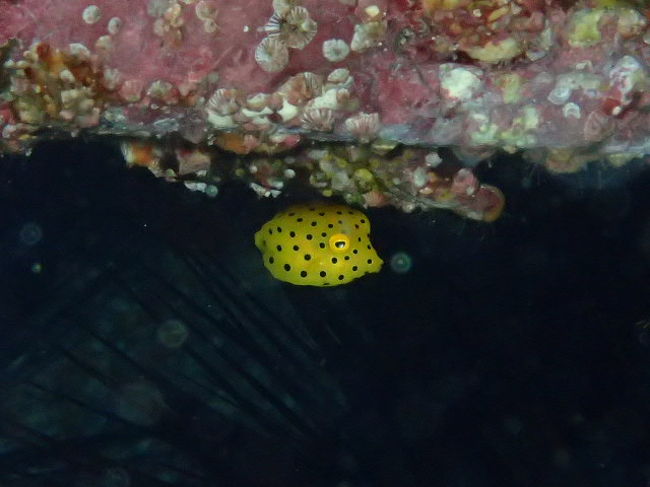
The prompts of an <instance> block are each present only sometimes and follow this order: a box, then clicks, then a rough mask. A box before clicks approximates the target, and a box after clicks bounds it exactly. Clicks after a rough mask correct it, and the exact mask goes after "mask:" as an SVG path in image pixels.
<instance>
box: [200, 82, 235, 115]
mask: <svg viewBox="0 0 650 487" xmlns="http://www.w3.org/2000/svg"><path fill="white" fill-rule="evenodd" d="M240 99H241V94H240V92H239V90H236V89H232V88H219V89H218V90H216V91H215V92H214V93H213V94H212V96H211V97H210V98H209V99H208V103H207V105H206V108H207V109H208V110H210V111H214V112H216V113H218V114H219V115H232V114H233V113H235V112H236V111H237V110H239V106H240V103H239V101H240Z"/></svg>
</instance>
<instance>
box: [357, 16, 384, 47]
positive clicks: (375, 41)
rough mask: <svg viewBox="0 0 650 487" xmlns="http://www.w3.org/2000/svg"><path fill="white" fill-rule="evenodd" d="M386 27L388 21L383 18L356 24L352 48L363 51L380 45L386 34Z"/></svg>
mask: <svg viewBox="0 0 650 487" xmlns="http://www.w3.org/2000/svg"><path fill="white" fill-rule="evenodd" d="M386 28H387V25H386V22H385V21H382V20H378V21H373V22H366V23H363V24H357V25H355V26H354V35H353V36H352V42H350V49H352V50H353V51H354V52H363V51H366V50H368V49H370V48H372V47H377V46H379V45H380V44H381V42H382V41H383V40H384V36H385V35H386Z"/></svg>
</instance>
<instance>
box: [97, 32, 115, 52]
mask: <svg viewBox="0 0 650 487" xmlns="http://www.w3.org/2000/svg"><path fill="white" fill-rule="evenodd" d="M112 50H113V40H112V39H111V36H99V38H98V39H97V40H96V41H95V51H97V52H102V53H108V52H110V51H112Z"/></svg>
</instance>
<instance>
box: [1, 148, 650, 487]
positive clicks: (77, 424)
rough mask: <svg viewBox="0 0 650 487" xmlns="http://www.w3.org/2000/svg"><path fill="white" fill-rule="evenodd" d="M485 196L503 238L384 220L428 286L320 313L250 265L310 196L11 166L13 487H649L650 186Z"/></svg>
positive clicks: (47, 163)
mask: <svg viewBox="0 0 650 487" xmlns="http://www.w3.org/2000/svg"><path fill="white" fill-rule="evenodd" d="M480 172H481V177H482V179H483V180H485V181H486V182H490V183H492V184H496V185H497V186H499V187H500V188H501V189H502V190H503V191H504V193H505V194H506V196H507V198H508V203H507V205H508V206H507V210H506V214H505V215H504V216H503V217H502V219H501V220H499V221H498V222H496V223H495V224H492V225H484V224H477V223H475V222H470V221H465V220H462V219H460V218H459V217H457V216H455V215H451V214H447V213H444V212H438V213H432V214H413V215H404V214H401V213H399V212H397V211H394V210H390V209H380V210H371V211H369V212H368V215H369V217H370V219H371V221H372V225H373V243H374V245H375V247H376V248H377V249H378V251H379V252H380V255H382V257H383V258H384V260H385V261H387V262H388V261H389V260H390V257H391V256H392V255H394V254H395V253H397V252H405V253H407V254H408V255H409V256H410V257H411V258H412V262H413V267H412V269H411V270H410V271H409V272H406V273H404V274H398V273H395V272H393V271H392V270H391V268H390V266H389V265H388V264H387V265H386V266H385V268H384V270H383V271H382V272H381V273H380V274H376V275H373V276H368V277H366V278H364V279H362V280H359V281H357V282H355V283H352V284H350V285H347V286H341V287H339V288H331V289H320V288H299V287H292V286H290V285H285V284H283V283H280V282H278V281H274V280H273V279H272V278H271V276H270V275H269V274H268V273H267V271H266V270H265V269H264V268H263V266H262V263H261V259H260V257H259V254H258V252H257V250H256V249H255V248H254V245H253V233H254V232H255V231H256V230H257V228H258V227H259V226H260V225H261V224H262V223H263V222H265V221H266V220H267V219H268V218H270V217H271V216H272V215H273V214H274V213H275V212H276V211H277V210H279V209H280V208H282V207H284V206H286V205H287V204H289V203H291V202H294V201H300V200H302V199H303V198H305V197H306V195H304V194H299V193H300V191H299V190H295V191H290V192H289V193H290V194H289V195H288V196H287V197H283V198H280V199H278V200H273V201H271V200H261V201H260V200H257V199H256V197H255V196H254V195H253V194H252V192H250V191H248V190H246V188H244V187H242V186H239V185H236V184H231V185H227V186H225V187H223V188H221V194H220V195H219V196H218V197H217V198H215V199H209V198H207V197H204V196H203V195H200V194H194V193H191V192H189V191H187V190H185V189H184V188H182V187H181V186H180V185H171V184H167V183H165V182H163V181H159V180H156V179H154V178H153V177H151V176H150V175H149V174H148V173H147V172H146V171H137V170H129V171H127V170H126V169H124V167H123V163H122V162H121V159H120V156H119V154H118V152H117V151H116V149H115V147H113V146H112V145H109V144H102V143H92V144H91V143H82V142H78V143H65V144H54V143H52V144H46V145H42V146H40V147H38V148H37V149H36V150H35V151H34V154H33V156H32V157H31V158H29V159H23V158H17V157H5V158H4V159H2V160H0V206H1V208H2V213H1V214H0V222H1V224H0V250H1V252H0V275H1V276H2V278H1V279H0V286H2V289H1V293H0V320H1V321H0V337H1V338H0V371H1V372H0V381H1V382H0V390H1V391H2V394H1V395H0V485H2V486H107V487H108V486H110V487H113V486H119V487H122V486H128V485H131V486H141V485H142V486H165V485H188V486H222V485H227V486H289V485H291V486H332V487H357V486H359V487H361V486H368V487H370V486H396V485H398V486H399V485H406V486H420V485H422V486H437V485H441V486H450V487H456V486H458V487H461V486H463V487H464V486H467V487H483V486H495V487H496V486H499V487H507V486H550V485H553V486H564V485H567V486H569V485H570V486H582V485H589V486H593V487H596V486H608V487H609V486H623V485H625V486H645V485H647V483H648V481H649V480H650V458H649V455H650V357H649V349H648V347H650V300H649V299H648V298H649V296H650V281H649V277H650V191H648V188H650V171H648V170H647V169H646V170H645V171H644V170H643V168H642V167H641V165H640V164H639V165H634V164H632V165H631V167H629V168H625V169H621V170H617V171H614V170H611V169H607V168H605V167H600V166H594V167H592V168H590V169H589V170H588V171H587V172H585V173H581V174H578V175H573V176H562V177H559V176H556V177H549V176H548V175H546V174H544V172H543V171H541V170H539V169H534V168H531V167H530V166H526V165H525V164H524V163H522V162H521V161H518V160H516V159H514V158H513V159H504V160H501V161H497V164H495V167H494V168H483V169H481V170H480ZM645 325H648V327H649V328H648V329H646V327H645Z"/></svg>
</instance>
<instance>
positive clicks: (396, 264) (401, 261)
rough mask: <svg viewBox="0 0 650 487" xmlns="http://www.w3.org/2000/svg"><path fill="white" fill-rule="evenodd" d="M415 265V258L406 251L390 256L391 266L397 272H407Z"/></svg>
mask: <svg viewBox="0 0 650 487" xmlns="http://www.w3.org/2000/svg"><path fill="white" fill-rule="evenodd" d="M411 267H413V259H412V258H411V256H410V255H409V254H407V253H406V252H396V253H394V254H393V256H392V257H391V258H390V268H391V269H392V271H393V272H394V273H396V274H406V273H407V272H409V271H410V270H411Z"/></svg>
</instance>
